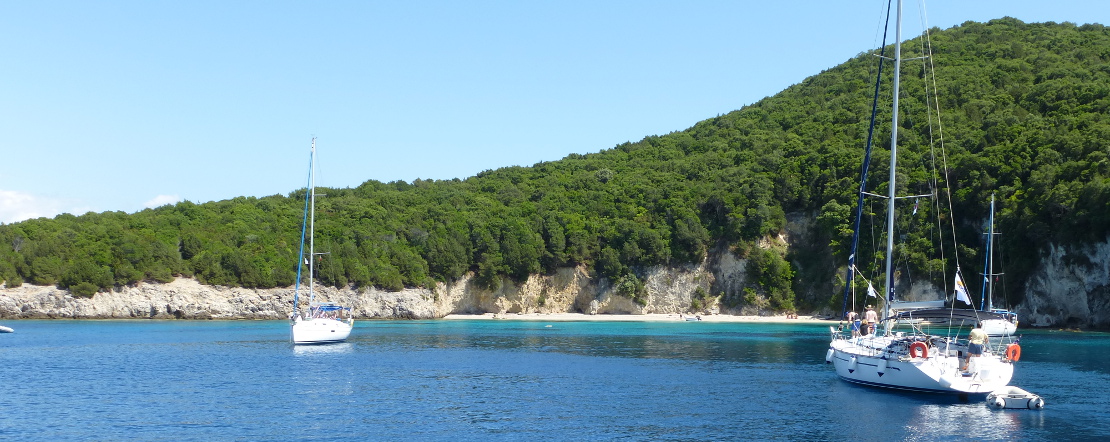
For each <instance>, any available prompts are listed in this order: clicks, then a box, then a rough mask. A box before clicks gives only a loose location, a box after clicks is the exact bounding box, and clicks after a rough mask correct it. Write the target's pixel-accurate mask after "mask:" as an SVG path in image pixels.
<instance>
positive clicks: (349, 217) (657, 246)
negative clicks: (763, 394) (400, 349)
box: [0, 18, 1110, 309]
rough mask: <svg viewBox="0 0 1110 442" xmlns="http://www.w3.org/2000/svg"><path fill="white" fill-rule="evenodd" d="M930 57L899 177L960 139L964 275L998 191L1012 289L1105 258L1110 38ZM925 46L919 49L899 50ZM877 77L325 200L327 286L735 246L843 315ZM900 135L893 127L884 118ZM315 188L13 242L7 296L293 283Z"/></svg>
mask: <svg viewBox="0 0 1110 442" xmlns="http://www.w3.org/2000/svg"><path fill="white" fill-rule="evenodd" d="M932 41H933V46H934V48H933V52H934V54H933V56H934V58H933V62H934V64H935V65H936V66H937V81H938V83H937V88H938V95H939V97H940V103H939V104H940V107H941V111H942V117H941V121H940V123H942V125H937V124H936V123H937V122H932V123H933V124H932V125H930V124H929V123H930V122H928V121H926V120H925V117H924V111H923V110H922V109H923V108H924V107H925V106H926V104H925V103H924V101H922V100H923V97H924V94H923V92H922V91H923V87H924V85H925V81H924V79H923V77H922V76H921V75H920V73H919V71H920V67H919V66H918V67H917V68H916V69H918V72H915V71H914V69H915V67H914V66H915V65H913V64H909V63H907V64H906V65H905V66H904V70H903V76H902V78H903V97H902V100H903V101H902V104H903V112H904V115H905V116H904V117H903V120H902V122H901V124H902V128H901V129H900V143H899V144H900V152H901V155H900V160H899V161H900V162H899V173H900V174H903V175H905V177H906V178H905V179H900V181H901V182H903V183H917V182H921V183H923V184H922V186H920V187H914V186H912V185H909V186H906V188H905V189H904V190H905V193H907V194H919V193H927V192H929V189H928V188H927V187H926V186H924V183H927V182H928V181H929V178H930V177H932V173H931V172H930V171H929V167H931V166H930V164H929V163H930V161H932V157H930V156H929V146H930V144H929V137H930V135H929V134H930V131H929V128H930V127H932V128H933V133H934V137H935V136H936V135H935V134H936V132H937V129H938V128H939V127H943V130H944V132H943V133H944V152H945V153H946V155H947V156H946V159H947V164H948V165H949V167H950V170H949V175H948V177H949V181H950V182H949V184H950V185H951V187H952V189H953V194H952V195H953V198H952V199H953V205H954V207H955V210H954V212H953V213H954V219H955V222H956V223H957V226H958V227H959V229H960V231H959V234H958V241H957V242H958V243H959V244H960V246H959V251H960V255H959V258H960V260H961V263H962V265H963V266H965V267H969V268H970V267H972V266H974V265H978V263H980V262H981V259H982V256H981V255H979V253H980V249H981V246H980V245H981V243H982V235H981V229H982V220H983V219H984V218H985V217H986V211H987V201H988V200H989V197H990V194H991V193H992V192H995V193H997V195H998V198H999V207H1000V213H999V215H998V229H999V231H1001V232H1003V233H1004V235H1003V236H1002V237H1001V241H1002V242H1003V246H1004V247H1005V248H1006V250H1007V251H1008V255H1007V256H1006V260H1007V263H1006V265H1007V266H1008V267H1007V271H1008V273H1009V274H1010V275H1011V276H1010V281H1012V283H1013V284H1015V285H1017V286H1020V285H1021V284H1022V282H1023V281H1021V278H1020V277H1018V278H1014V277H1013V275H1022V274H1024V273H1025V271H1027V270H1029V269H1030V268H1032V267H1033V266H1034V265H1035V263H1036V261H1037V259H1038V254H1039V253H1040V252H1041V251H1042V250H1043V249H1044V248H1045V247H1046V246H1047V245H1048V244H1050V243H1051V244H1075V243H1080V242H1084V241H1102V240H1105V239H1106V237H1107V233H1108V230H1110V179H1108V177H1110V163H1108V159H1107V155H1108V154H1110V141H1108V140H1110V117H1108V111H1110V31H1108V29H1107V28H1105V27H1103V26H1101V25H1085V26H1081V27H1077V26H1075V25H1072V24H1068V23H1064V24H1054V23H1048V24H1026V23H1022V22H1021V21H1018V20H1015V19H1009V18H1006V19H1000V20H995V21H992V22H990V23H986V24H982V23H972V22H969V23H966V24H964V25H962V26H959V27H956V28H952V29H948V30H944V31H939V30H933V32H932ZM919 46H920V45H919V42H918V41H916V40H914V41H911V42H909V43H907V44H906V45H904V50H909V51H912V48H914V47H919ZM905 56H906V57H907V58H908V57H913V56H915V54H912V53H907V54H905ZM876 60H877V57H874V56H872V55H867V54H861V55H860V56H858V57H856V58H854V59H852V60H849V61H847V62H845V63H844V64H842V65H840V66H837V67H835V68H832V69H829V70H827V71H825V72H822V73H820V74H817V75H815V76H813V77H810V78H807V79H805V80H804V81H802V82H801V83H799V84H796V85H794V86H792V87H790V88H788V89H787V90H785V91H783V92H781V93H779V94H777V95H775V96H773V97H768V98H766V99H764V100H762V101H760V102H758V103H755V104H753V105H750V106H747V107H745V108H743V109H740V110H737V111H734V112H731V113H729V114H727V115H722V116H718V117H716V118H710V119H707V120H705V121H702V122H699V123H698V124H696V125H695V126H694V127H691V128H689V129H686V130H683V131H679V132H673V133H670V134H667V135H664V136H651V137H647V138H644V139H643V140H641V141H639V142H636V143H625V144H622V145H619V146H616V147H615V148H612V149H609V150H604V151H601V152H599V153H596V154H589V155H570V156H568V157H566V158H564V159H562V160H559V161H553V162H546V163H540V164H536V165H533V166H532V167H509V168H504V169H498V170H491V171H486V172H483V173H480V174H478V175H477V176H474V177H470V178H466V179H464V180H450V181H422V180H418V181H416V182H413V183H404V182H393V183H380V182H377V181H367V182H366V183H363V184H362V185H360V186H358V187H356V188H350V189H320V190H319V192H320V193H326V194H327V197H325V198H322V199H319V200H318V202H317V211H318V212H317V238H318V239H317V246H316V247H317V249H318V250H324V251H330V252H331V255H330V256H329V257H328V258H325V259H323V260H322V261H321V262H320V264H319V266H318V268H319V272H320V274H319V278H320V280H321V281H322V283H324V284H329V285H343V284H354V285H356V286H370V285H373V286H378V287H382V288H386V289H400V288H402V287H404V286H426V285H429V284H431V283H432V282H433V281H435V280H450V279H452V278H457V277H459V276H460V275H462V274H464V273H465V272H467V271H471V270H473V271H475V272H476V274H477V275H478V278H479V281H480V282H481V283H482V284H485V285H487V286H495V285H497V284H499V283H500V281H501V277H503V276H504V277H510V278H515V279H521V278H524V277H526V276H527V275H529V274H532V273H544V272H551V271H552V270H553V269H555V268H557V267H560V266H566V265H576V264H584V265H587V266H588V267H589V268H590V269H591V270H592V271H594V272H596V273H597V274H599V275H602V276H606V277H611V278H614V280H615V281H617V283H618V287H619V289H620V291H621V292H622V293H624V294H625V295H627V296H630V297H632V298H634V299H635V298H637V297H638V296H639V295H640V294H641V293H642V290H643V288H642V283H641V282H640V279H639V277H638V276H637V272H638V271H639V270H641V269H643V268H644V267H645V266H649V265H656V264H683V263H690V262H695V261H699V260H700V259H702V257H703V256H704V255H705V253H706V252H707V250H710V249H713V248H715V247H722V246H728V247H731V249H732V250H733V251H734V252H735V253H738V254H741V255H745V256H747V257H749V258H751V259H752V262H753V263H754V265H752V266H751V267H750V272H751V273H752V275H751V276H753V278H752V280H753V281H755V282H754V283H753V286H752V287H750V288H749V289H750V292H754V293H759V294H762V295H765V296H766V297H767V298H768V299H770V300H771V307H772V308H777V309H791V308H795V306H796V305H795V304H799V305H798V306H800V307H803V308H805V307H809V308H814V307H820V306H824V305H831V304H833V303H835V304H837V305H839V297H838V296H839V294H838V292H837V291H836V290H832V287H833V284H834V281H835V278H836V275H835V274H834V268H833V267H832V265H831V263H832V262H835V260H830V259H829V258H831V257H836V258H837V259H839V260H841V261H842V260H843V259H842V258H843V257H844V256H845V255H846V254H847V251H846V245H845V243H846V242H847V239H848V237H849V235H850V224H849V218H850V214H851V212H852V208H853V205H854V204H855V197H854V193H855V191H856V189H857V186H858V184H857V183H856V181H857V180H858V174H859V168H860V164H861V162H862V158H863V148H864V143H865V138H866V134H867V128H868V117H869V115H870V109H871V94H872V87H873V83H872V82H873V75H874V74H873V73H874V71H875V69H876V63H877V61H876ZM887 71H888V73H889V69H888V70H887ZM722 81H728V79H722ZM884 84H885V85H884V90H886V92H885V93H886V96H887V97H889V90H887V89H888V88H889V81H887V82H886V83H884ZM886 112H887V113H889V110H887V111H886ZM917 115H920V117H915V116H917ZM884 118H886V119H889V114H888V115H887V116H886V117H884V116H883V112H880V116H879V120H880V121H883V119H884ZM876 130H877V132H876V137H875V139H876V153H875V158H876V160H875V161H874V163H875V164H873V166H872V173H871V177H872V180H873V182H872V183H870V185H869V186H868V187H869V188H871V189H879V188H882V186H883V183H884V182H885V181H886V176H887V170H888V168H887V166H886V162H885V159H883V160H879V158H883V157H884V155H885V154H886V153H885V149H888V148H889V146H888V144H889V128H882V127H881V125H880V127H879V128H877V129H876ZM884 134H885V135H884ZM933 146H936V147H937V148H939V145H938V144H937V143H934V144H933ZM579 148H580V146H574V147H568V150H573V149H579ZM333 154H334V152H333ZM304 192H305V191H304V190H303V189H302V190H300V191H296V192H293V193H291V194H290V195H288V196H280V195H275V196H270V197H264V198H236V199H232V200H227V201H219V202H212V203H206V204H193V203H190V202H183V203H179V204H177V205H175V206H165V207H161V208H157V209H153V210H144V211H142V212H138V213H135V214H124V213H118V212H117V213H110V212H109V213H88V214H85V215H81V216H72V215H61V216H58V217H56V218H54V219H37V220H30V221H25V222H20V223H16V224H11V225H4V226H0V279H4V280H6V281H7V283H8V284H9V286H11V285H16V284H20V283H22V282H29V283H35V284H57V285H58V286H60V287H63V288H70V289H71V290H72V291H73V292H74V293H75V294H77V295H84V296H87V295H91V294H92V293H94V292H95V291H97V290H104V289H108V288H110V287H112V286H115V285H123V284H131V283H134V282H137V281H140V280H153V281H169V280H171V279H172V278H174V277H175V276H178V275H186V276H195V277H196V278H198V279H200V280H201V281H202V282H205V283H208V284H218V285H239V286H246V287H274V286H288V285H291V284H292V283H293V282H294V279H295V275H296V273H295V270H296V268H295V266H296V264H297V261H298V260H297V258H296V254H297V246H298V241H299V235H300V226H299V225H300V222H301V219H302V218H301V215H302V213H301V212H302V210H303V207H304V206H303V204H304V203H303V197H304ZM943 203H944V204H947V201H946V200H945V201H943ZM923 206H924V207H923V209H922V210H923V211H925V212H929V211H931V210H934V209H933V208H932V206H931V205H929V204H925V205H923ZM795 214H796V215H797V216H800V217H803V218H808V219H811V220H813V221H815V225H816V226H817V229H816V231H815V234H814V235H813V237H812V238H810V242H809V243H807V244H805V245H804V247H798V248H794V249H791V250H790V251H788V252H787V253H785V254H784V253H782V252H781V251H774V249H763V248H759V247H754V246H753V245H754V244H755V243H756V242H757V241H758V240H759V239H760V238H764V237H766V236H768V235H775V234H778V233H780V232H781V231H782V230H783V229H784V227H785V225H786V220H787V217H788V215H790V216H794V215H795ZM936 236H942V237H943V235H938V233H937V230H936V229H935V228H933V229H915V228H912V227H910V226H909V225H908V224H905V225H900V233H899V240H900V244H901V245H900V251H901V256H902V258H901V264H900V265H902V266H904V267H905V268H906V269H909V270H912V271H915V272H918V273H921V274H924V275H927V276H926V277H936V276H932V275H935V274H937V273H938V272H939V271H940V270H942V269H949V270H950V269H951V268H952V267H953V266H954V263H953V262H952V261H951V260H948V261H941V260H940V259H939V257H938V256H934V255H933V254H931V252H926V251H924V250H925V248H924V247H919V245H920V244H921V243H922V242H929V241H932V239H933V238H935V237H936ZM873 240H874V238H865V239H864V241H873ZM948 241H949V242H951V240H950V239H949V240H948ZM972 263H974V264H972ZM802 268H805V269H806V270H805V271H800V269H802ZM795 273H797V274H798V275H800V278H795ZM803 287H805V288H812V287H819V288H822V290H802V289H799V288H803ZM796 289H797V290H796ZM824 289H828V290H824ZM795 291H798V292H805V293H799V296H796V295H795ZM1017 292H1019V290H1012V289H1011V290H1010V293H1017ZM723 295H724V298H723V301H724V302H725V303H726V304H727V305H731V306H736V305H740V304H742V303H744V302H746V301H745V300H744V299H743V295H742V294H739V293H724V294H723ZM1011 301H1018V300H1016V299H1015V300H1011Z"/></svg>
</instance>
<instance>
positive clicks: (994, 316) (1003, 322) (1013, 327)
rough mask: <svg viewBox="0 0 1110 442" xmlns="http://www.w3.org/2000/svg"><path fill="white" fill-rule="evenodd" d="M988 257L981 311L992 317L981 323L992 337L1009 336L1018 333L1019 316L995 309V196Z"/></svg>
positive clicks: (992, 203) (989, 230)
mask: <svg viewBox="0 0 1110 442" xmlns="http://www.w3.org/2000/svg"><path fill="white" fill-rule="evenodd" d="M987 226H988V227H987V253H986V255H987V257H986V264H984V265H983V291H982V294H981V297H980V299H981V301H980V307H979V309H980V310H982V311H983V312H984V313H990V314H991V317H989V318H987V319H983V320H982V321H981V324H982V327H983V331H984V332H986V333H987V334H988V335H990V336H1009V335H1012V334H1014V333H1016V332H1017V326H1018V318H1017V314H1016V313H1014V312H1011V311H1009V310H1006V309H996V308H994V278H996V277H998V276H1001V274H1000V273H994V235H995V234H996V233H995V232H994V195H991V214H990V218H989V221H988V223H987Z"/></svg>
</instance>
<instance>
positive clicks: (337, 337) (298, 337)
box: [289, 318, 354, 344]
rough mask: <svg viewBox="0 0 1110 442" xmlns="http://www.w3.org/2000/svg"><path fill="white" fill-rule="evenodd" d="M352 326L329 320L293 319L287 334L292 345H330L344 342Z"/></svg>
mask: <svg viewBox="0 0 1110 442" xmlns="http://www.w3.org/2000/svg"><path fill="white" fill-rule="evenodd" d="M353 326H354V324H353V322H347V321H342V320H338V319H331V318H312V319H295V320H293V322H292V323H291V324H290V330H289V332H290V336H291V338H292V340H293V343H294V344H331V343H336V342H343V341H346V340H347V337H348V336H350V335H351V329H352V328H353Z"/></svg>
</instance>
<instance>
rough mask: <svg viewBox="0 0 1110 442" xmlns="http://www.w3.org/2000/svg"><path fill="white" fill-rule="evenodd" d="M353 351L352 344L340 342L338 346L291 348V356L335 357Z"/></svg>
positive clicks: (323, 345) (296, 346) (299, 346)
mask: <svg viewBox="0 0 1110 442" xmlns="http://www.w3.org/2000/svg"><path fill="white" fill-rule="evenodd" d="M353 350H354V344H351V343H350V342H340V343H338V344H321V345H294V346H293V354H294V355H296V356H320V355H336V354H344V353H351V352H352V351H353Z"/></svg>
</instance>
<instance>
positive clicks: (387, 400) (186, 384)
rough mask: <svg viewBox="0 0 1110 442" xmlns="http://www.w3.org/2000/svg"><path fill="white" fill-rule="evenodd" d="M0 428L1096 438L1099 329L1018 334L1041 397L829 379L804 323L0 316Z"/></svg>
mask: <svg viewBox="0 0 1110 442" xmlns="http://www.w3.org/2000/svg"><path fill="white" fill-rule="evenodd" d="M4 325H8V326H11V327H13V328H15V329H16V333H14V334H0V388H2V390H0V439H5V440H136V439H138V440H174V441H177V440H204V441H208V440H249V441H255V440H409V439H417V440H606V439H624V440H736V439H797V440H838V441H839V440H905V439H911V440H949V439H960V438H965V437H966V438H971V439H980V440H992V439H1015V438H1018V439H1024V440H1054V441H1055V440H1069V439H1070V440H1089V439H1098V438H1101V439H1103V440H1105V439H1107V438H1110V395H1107V392H1106V389H1107V387H1110V335H1108V334H1104V333H1075V332H1052V331H1034V332H1026V333H1025V337H1024V340H1023V341H1022V347H1023V352H1022V353H1023V354H1022V361H1021V362H1020V363H1019V365H1018V367H1017V370H1016V375H1015V377H1014V382H1013V384H1014V385H1018V386H1020V387H1023V388H1025V389H1027V390H1030V391H1032V392H1035V393H1038V394H1040V395H1042V396H1043V397H1044V398H1045V400H1046V402H1047V405H1046V408H1045V409H1044V410H1041V411H1029V410H1004V411H994V410H990V409H988V408H987V407H986V405H984V403H983V402H982V401H971V402H968V401H966V400H963V401H961V400H960V399H959V398H955V397H945V396H935V395H917V394H904V393H895V392H887V391H881V390H876V389H870V388H864V387H857V386H854V385H851V384H848V383H846V382H844V381H841V380H839V379H838V378H837V377H836V376H835V374H834V373H833V370H832V367H830V366H826V365H825V364H824V357H825V349H826V348H827V344H828V340H827V338H826V335H827V330H828V329H827V327H826V326H821V325H813V324H809V325H806V324H803V323H798V324H724V323H705V322H702V323H689V322H674V323H629V322H520V321H454V320H442V321H377V322H368V321H362V322H358V323H357V324H356V328H355V331H354V333H353V334H352V339H351V340H350V342H348V343H345V344H339V345H331V346H319V347H301V346H299V347H293V346H291V345H290V344H289V343H288V329H287V325H286V323H285V322H284V321H268V322H246V321H228V322H222V321H208V322H192V321H7V322H5V323H4Z"/></svg>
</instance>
